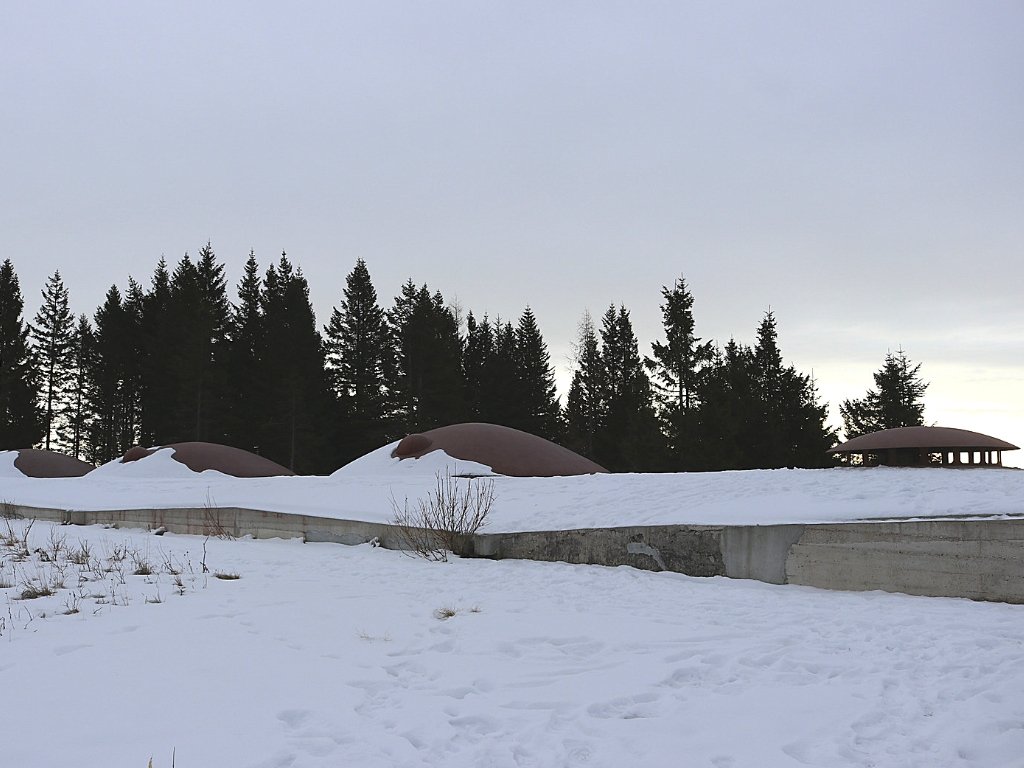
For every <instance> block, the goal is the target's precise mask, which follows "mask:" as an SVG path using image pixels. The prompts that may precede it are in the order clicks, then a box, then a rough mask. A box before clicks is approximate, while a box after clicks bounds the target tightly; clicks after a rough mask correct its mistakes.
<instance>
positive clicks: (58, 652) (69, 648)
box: [53, 644, 92, 656]
mask: <svg viewBox="0 0 1024 768" xmlns="http://www.w3.org/2000/svg"><path fill="white" fill-rule="evenodd" d="M83 648H92V646H91V645H88V644H85V645H59V646H57V647H56V648H54V649H53V655H54V656H66V655H67V654H69V653H74V652H75V651H80V650H82V649H83Z"/></svg>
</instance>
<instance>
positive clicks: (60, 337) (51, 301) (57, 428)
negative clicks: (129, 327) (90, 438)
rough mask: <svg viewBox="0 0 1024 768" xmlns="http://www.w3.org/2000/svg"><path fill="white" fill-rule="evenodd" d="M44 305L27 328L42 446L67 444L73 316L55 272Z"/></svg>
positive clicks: (62, 445)
mask: <svg viewBox="0 0 1024 768" xmlns="http://www.w3.org/2000/svg"><path fill="white" fill-rule="evenodd" d="M42 295H43V304H42V306H41V307H40V308H39V311H38V312H36V316H35V318H34V319H33V324H32V326H31V328H30V336H31V338H32V341H33V346H34V347H35V357H36V361H37V364H38V370H39V374H40V383H41V390H42V391H41V397H42V409H43V420H44V430H45V433H44V437H43V448H44V449H45V450H47V451H48V450H50V448H51V446H53V447H60V448H65V447H66V442H67V441H66V435H65V424H66V421H67V419H66V415H67V414H66V410H67V400H68V385H69V383H70V380H71V364H72V361H71V349H72V346H73V344H74V338H73V328H74V317H73V316H72V315H71V309H70V308H69V306H68V303H69V299H68V290H67V288H65V287H64V282H63V280H61V277H60V272H59V271H57V272H54V273H53V275H52V276H51V277H50V279H49V280H47V282H46V288H45V289H43V291H42Z"/></svg>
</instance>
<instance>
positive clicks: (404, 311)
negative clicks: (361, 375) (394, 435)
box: [388, 280, 466, 432]
mask: <svg viewBox="0 0 1024 768" xmlns="http://www.w3.org/2000/svg"><path fill="white" fill-rule="evenodd" d="M388 321H389V325H390V327H391V332H392V335H393V339H394V340H395V353H396V354H395V360H396V366H395V374H396V375H394V376H393V377H392V378H391V388H392V390H393V391H394V392H395V393H396V395H397V397H396V400H397V402H398V404H399V405H398V408H397V409H396V415H397V419H398V424H399V426H400V428H402V429H403V430H404V431H405V432H423V431H426V430H429V429H433V428H435V427H439V426H444V425H447V424H455V423H458V422H460V421H462V420H463V418H464V416H465V413H466V410H465V401H464V395H463V374H462V339H461V337H460V336H459V325H458V321H457V320H456V318H455V314H454V313H453V312H452V311H451V310H450V309H449V308H448V307H447V306H445V303H444V297H442V296H441V293H440V292H439V291H438V292H435V293H434V294H433V295H431V293H430V290H429V289H428V288H427V286H426V285H424V286H422V287H421V288H420V289H419V290H417V289H416V288H415V286H414V284H413V283H412V281H411V280H410V281H408V282H407V283H406V284H405V285H404V286H402V293H401V294H400V295H399V296H398V297H396V299H395V304H394V307H393V308H392V309H391V310H390V311H389V313H388Z"/></svg>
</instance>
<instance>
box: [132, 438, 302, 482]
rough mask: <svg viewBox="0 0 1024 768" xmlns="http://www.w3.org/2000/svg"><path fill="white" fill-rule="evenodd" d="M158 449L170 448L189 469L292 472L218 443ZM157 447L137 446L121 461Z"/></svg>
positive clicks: (264, 474)
mask: <svg viewBox="0 0 1024 768" xmlns="http://www.w3.org/2000/svg"><path fill="white" fill-rule="evenodd" d="M160 448H171V449H173V451H174V453H173V454H172V458H173V459H174V460H175V461H177V462H180V463H181V464H184V465H185V466H186V467H188V468H189V469H191V470H192V471H193V472H203V471H205V470H207V469H213V470H216V471H217V472H223V473H224V474H225V475H231V476H233V477H278V476H282V475H294V474H295V473H294V472H292V471H291V470H290V469H288V468H287V467H282V466H281V465H280V464H278V463H277V462H274V461H271V460H270V459H267V458H264V457H263V456H257V455H256V454H255V453H251V452H249V451H244V450H242V449H241V448H233V447H232V446H230V445H221V444H220V443H203V442H188V443H171V444H170V445H163V446H160ZM158 450H160V449H159V448H143V447H141V446H138V445H137V446H135V447H134V448H130V449H129V450H128V452H127V453H125V455H124V457H123V458H122V459H121V463H127V462H131V461H138V460H139V459H144V458H145V457H146V456H149V455H151V454H152V453H154V452H155V451H158Z"/></svg>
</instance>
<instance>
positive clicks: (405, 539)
mask: <svg viewBox="0 0 1024 768" xmlns="http://www.w3.org/2000/svg"><path fill="white" fill-rule="evenodd" d="M460 480H462V483H461V484H460V482H459V481H460ZM493 503H494V481H493V480H491V479H489V478H455V477H452V476H451V475H449V474H442V473H440V472H439V473H437V475H435V485H434V489H433V490H432V491H429V492H428V493H427V496H426V498H422V499H417V500H416V501H415V502H414V503H412V504H410V502H409V499H406V500H405V501H404V503H403V504H401V505H399V504H398V502H397V501H396V500H395V499H394V498H392V499H391V508H392V510H393V511H394V517H393V518H392V525H394V526H395V528H396V529H397V531H398V535H399V538H400V539H401V540H402V545H403V547H402V548H403V549H404V550H405V551H407V552H409V553H411V554H414V555H418V556H420V557H423V558H426V559H427V560H436V561H440V562H447V560H448V554H449V553H452V554H455V555H469V554H472V552H473V535H474V534H475V533H476V532H477V531H478V530H480V528H482V527H483V526H484V525H485V524H486V522H487V515H488V514H489V513H490V511H491V505H492V504H493Z"/></svg>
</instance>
